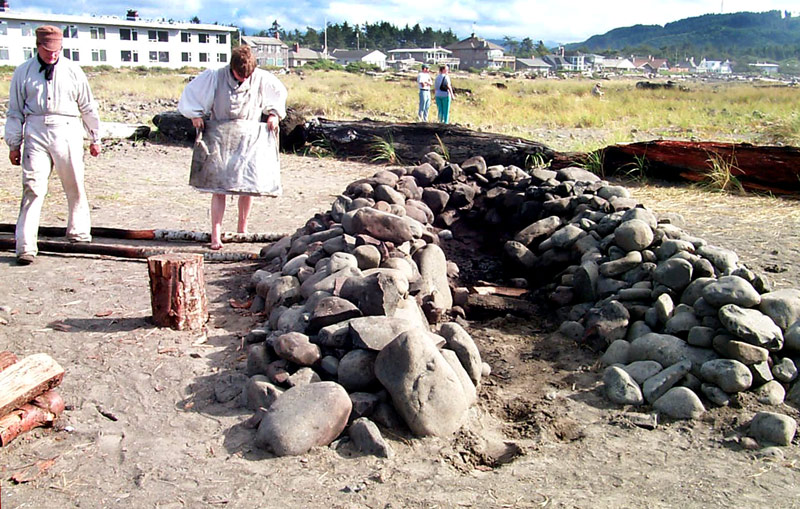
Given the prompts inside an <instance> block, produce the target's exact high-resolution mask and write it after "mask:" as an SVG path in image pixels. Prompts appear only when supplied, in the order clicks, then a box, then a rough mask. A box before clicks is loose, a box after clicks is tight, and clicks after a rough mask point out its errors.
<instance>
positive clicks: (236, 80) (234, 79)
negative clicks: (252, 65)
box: [230, 67, 247, 85]
mask: <svg viewBox="0 0 800 509" xmlns="http://www.w3.org/2000/svg"><path fill="white" fill-rule="evenodd" d="M230 71H231V78H233V81H235V82H236V83H237V84H238V85H241V84H242V83H244V81H239V80H238V79H236V76H235V75H234V74H233V68H232V67H231V69H230ZM245 81H247V78H245Z"/></svg>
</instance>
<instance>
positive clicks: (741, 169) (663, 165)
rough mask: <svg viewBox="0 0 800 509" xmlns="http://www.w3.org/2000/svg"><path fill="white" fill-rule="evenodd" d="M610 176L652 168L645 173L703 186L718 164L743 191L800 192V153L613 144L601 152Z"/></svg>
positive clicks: (739, 146) (730, 146)
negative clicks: (744, 189) (635, 169)
mask: <svg viewBox="0 0 800 509" xmlns="http://www.w3.org/2000/svg"><path fill="white" fill-rule="evenodd" d="M601 154H602V156H601V159H602V161H603V169H604V171H605V173H606V174H607V175H608V174H614V173H627V172H629V171H630V170H631V169H632V168H635V167H637V166H640V165H641V164H642V163H644V164H645V165H646V167H645V168H644V170H645V173H646V174H647V175H650V176H655V177H659V178H663V179H665V180H689V181H694V182H698V181H702V180H705V179H707V178H708V173H709V172H710V171H711V170H712V168H713V163H714V161H716V162H717V165H718V166H727V167H728V168H729V169H730V174H731V176H733V177H735V178H736V179H737V180H738V181H739V182H740V183H741V184H742V186H743V187H745V188H747V189H751V190H758V191H770V192H772V193H776V194H793V193H799V192H800V148H797V147H772V146H758V145H750V144H748V143H719V142H690V141H667V140H663V141H648V142H643V143H630V144H627V145H612V146H610V147H606V148H604V149H602V151H601Z"/></svg>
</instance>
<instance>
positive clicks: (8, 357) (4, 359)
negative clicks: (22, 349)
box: [0, 350, 19, 371]
mask: <svg viewBox="0 0 800 509" xmlns="http://www.w3.org/2000/svg"><path fill="white" fill-rule="evenodd" d="M17 361H19V358H17V356H16V355H14V354H13V353H11V352H9V351H8V350H5V351H2V352H0V371H3V370H4V369H6V368H7V367H9V366H11V365H12V364H14V363H16V362H17Z"/></svg>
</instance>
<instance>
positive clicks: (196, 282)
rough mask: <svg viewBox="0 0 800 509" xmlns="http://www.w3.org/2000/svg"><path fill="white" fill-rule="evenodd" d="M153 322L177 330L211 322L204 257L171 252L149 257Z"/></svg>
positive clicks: (197, 327) (148, 266)
mask: <svg viewBox="0 0 800 509" xmlns="http://www.w3.org/2000/svg"><path fill="white" fill-rule="evenodd" d="M147 268H148V271H149V273H150V301H151V304H152V308H153V322H154V323H155V324H156V325H158V326H160V327H171V328H172V329H175V330H193V329H199V328H201V327H203V325H204V324H205V323H206V322H207V321H208V301H207V300H206V284H205V279H204V277H203V256H202V255H199V254H187V253H170V254H163V255H157V256H151V257H149V258H148V259H147Z"/></svg>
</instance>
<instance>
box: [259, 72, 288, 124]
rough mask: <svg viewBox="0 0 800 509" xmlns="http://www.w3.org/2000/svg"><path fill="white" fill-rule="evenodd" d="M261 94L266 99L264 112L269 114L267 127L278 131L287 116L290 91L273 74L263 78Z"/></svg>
mask: <svg viewBox="0 0 800 509" xmlns="http://www.w3.org/2000/svg"><path fill="white" fill-rule="evenodd" d="M261 94H262V98H263V101H264V108H263V109H262V113H264V114H265V115H267V127H268V128H269V129H270V130H272V131H275V132H277V131H278V127H279V125H280V121H281V119H282V118H284V117H286V97H287V96H288V95H289V92H288V91H287V90H286V87H285V86H284V85H283V83H281V81H280V80H279V79H278V78H276V77H275V76H274V75H273V74H268V75H267V76H266V79H264V80H263V85H262V87H261Z"/></svg>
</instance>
